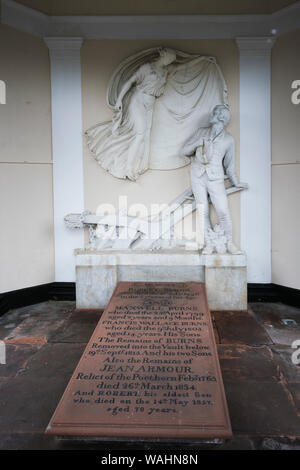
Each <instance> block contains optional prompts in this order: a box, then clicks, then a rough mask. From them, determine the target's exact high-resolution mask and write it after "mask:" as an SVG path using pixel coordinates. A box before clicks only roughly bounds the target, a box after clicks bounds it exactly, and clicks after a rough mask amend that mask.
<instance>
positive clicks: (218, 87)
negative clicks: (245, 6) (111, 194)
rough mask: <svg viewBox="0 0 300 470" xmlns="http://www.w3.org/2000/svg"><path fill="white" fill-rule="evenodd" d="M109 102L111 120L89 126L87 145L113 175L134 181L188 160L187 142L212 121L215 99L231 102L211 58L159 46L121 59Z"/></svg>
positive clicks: (222, 79)
mask: <svg viewBox="0 0 300 470" xmlns="http://www.w3.org/2000/svg"><path fill="white" fill-rule="evenodd" d="M107 103H108V106H109V107H110V108H111V109H112V110H113V118H112V121H109V122H106V123H101V124H97V125H96V126H94V127H92V128H91V129H89V130H87V131H86V137H87V144H88V147H89V149H90V151H91V153H92V154H93V156H94V157H95V159H96V160H97V161H98V163H99V164H100V165H101V166H102V168H104V169H105V170H107V171H108V172H109V173H110V174H112V175H113V176H115V177H117V178H128V179H131V180H136V179H137V178H138V177H139V175H141V174H142V173H144V172H145V171H146V170H147V169H164V170H166V169H174V168H179V167H181V166H184V165H187V164H188V163H189V159H188V158H187V157H186V156H185V155H184V154H183V152H182V148H183V144H184V142H185V141H186V140H187V139H188V138H190V137H191V136H192V135H193V134H194V132H195V131H196V129H197V128H198V127H199V126H202V127H203V126H205V125H208V118H209V112H210V110H211V109H212V108H213V107H214V106H215V105H216V104H217V103H227V88H226V84H225V81H224V78H223V75H222V73H221V70H220V68H219V66H218V65H217V63H216V61H215V59H214V58H213V57H205V56H199V55H196V54H186V53H184V52H181V51H175V50H172V49H168V48H162V47H159V48H151V49H148V50H146V51H141V52H139V53H137V54H135V55H133V56H131V57H129V58H128V59H126V60H125V61H123V62H122V63H121V64H120V66H119V67H118V69H117V70H116V71H115V73H114V74H113V76H112V78H111V81H110V84H109V87H108V91H107Z"/></svg>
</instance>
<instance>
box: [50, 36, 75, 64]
mask: <svg viewBox="0 0 300 470" xmlns="http://www.w3.org/2000/svg"><path fill="white" fill-rule="evenodd" d="M44 41H45V43H46V44H47V46H48V48H49V52H50V55H51V57H55V58H56V59H59V58H61V59H64V58H72V57H74V58H77V57H78V56H79V54H80V49H81V46H82V44H83V38H81V37H44Z"/></svg>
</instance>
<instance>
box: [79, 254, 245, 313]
mask: <svg viewBox="0 0 300 470" xmlns="http://www.w3.org/2000/svg"><path fill="white" fill-rule="evenodd" d="M166 280H168V281H172V282H192V281H196V282H204V283H205V286H206V290H207V295H208V302H209V308H210V309H211V310H247V263H246V256H245V255H244V254H241V255H230V254H224V255H220V254H213V255H201V252H199V251H189V250H165V251H164V250H159V251H137V250H127V251H119V252H118V251H109V250H104V251H94V250H76V306H77V308H78V309H93V308H95V309H96V308H105V307H106V305H107V303H108V301H109V299H110V297H111V295H112V293H113V291H114V289H115V287H116V285H117V284H118V282H122V281H134V282H135V281H148V282H164V281H166Z"/></svg>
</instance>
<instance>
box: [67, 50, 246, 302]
mask: <svg viewBox="0 0 300 470" xmlns="http://www.w3.org/2000/svg"><path fill="white" fill-rule="evenodd" d="M107 104H108V106H109V107H110V108H111V109H112V112H113V116H112V120H111V121H109V122H105V123H99V124H96V125H95V126H93V127H92V128H90V129H88V130H87V131H86V142H87V145H88V148H89V150H90V152H91V154H92V155H93V157H94V158H95V159H96V161H97V162H98V163H99V165H100V166H101V167H102V168H103V169H104V170H106V171H107V172H108V173H109V174H110V175H111V177H112V178H113V177H115V178H121V179H125V180H128V184H134V183H133V181H136V180H137V179H138V178H139V177H140V175H141V174H142V173H144V172H146V171H147V170H148V169H154V170H170V169H176V168H180V167H182V166H185V165H188V164H190V168H191V187H190V188H187V190H186V191H184V192H183V193H182V194H180V195H178V197H177V198H176V199H175V200H173V201H170V204H169V206H168V207H167V208H165V209H164V210H162V211H161V212H160V213H159V214H156V215H153V216H152V215H150V216H149V217H148V218H146V219H145V218H142V217H130V216H129V215H128V213H126V212H124V210H122V211H116V212H115V213H114V214H106V215H98V214H92V213H91V212H88V211H86V212H84V213H83V214H68V215H67V216H66V217H65V222H66V224H67V226H68V227H69V228H77V229H80V228H84V227H88V228H89V234H90V239H89V244H88V246H87V247H86V248H85V249H84V250H77V251H76V298H77V307H78V308H105V307H106V305H107V303H108V301H109V299H110V297H111V295H112V293H113V291H114V288H115V287H116V285H117V283H118V282H119V281H153V282H159V281H161V282H164V281H166V280H169V281H174V282H189V281H196V282H204V283H205V285H206V289H207V294H208V301H209V305H210V308H211V309H213V310H244V309H246V308H247V278H246V257H245V254H244V253H242V252H241V251H240V250H239V249H238V248H237V247H236V246H235V244H234V242H233V239H232V221H231V216H230V213H229V208H228V201H227V197H228V195H229V194H231V193H233V192H236V191H241V190H243V189H245V188H246V187H247V185H246V184H245V183H240V182H239V181H238V178H237V176H236V172H235V167H234V165H235V164H234V159H235V156H234V139H233V137H232V136H231V135H230V134H229V133H228V132H227V131H226V129H225V128H226V126H227V124H228V122H229V119H230V111H229V107H228V97H227V87H226V83H225V79H224V77H223V74H222V72H221V69H220V67H219V66H218V64H217V62H216V59H215V58H214V57H209V56H200V55H197V54H188V53H185V52H181V51H177V50H172V49H168V48H163V47H158V48H157V47H156V48H151V49H147V50H145V51H141V52H139V53H137V54H135V55H133V56H131V57H129V58H127V59H126V60H124V61H123V62H122V63H121V64H120V65H119V67H118V68H117V70H116V71H115V73H114V74H113V76H112V78H111V80H110V83H109V85H108V90H107ZM103 202H105V201H103ZM210 203H212V205H213V206H214V208H215V210H216V213H217V216H218V219H219V221H218V224H216V225H215V226H214V227H213V226H212V224H211V221H210V209H209V204H210ZM183 207H184V210H183ZM196 209H197V212H198V214H199V220H200V221H201V220H203V223H202V224H201V229H202V231H203V236H202V237H200V241H199V239H197V238H195V239H194V240H192V241H189V242H188V241H187V240H185V239H181V240H178V239H176V237H174V227H175V226H176V224H177V223H178V222H180V221H181V220H182V219H183V218H184V217H186V216H187V215H188V214H190V213H192V212H193V211H195V210H196ZM199 231H200V230H199ZM99 285H101V286H102V289H101V290H100V289H99V288H98V286H99Z"/></svg>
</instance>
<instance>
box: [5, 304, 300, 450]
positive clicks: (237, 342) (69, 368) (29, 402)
mask: <svg viewBox="0 0 300 470" xmlns="http://www.w3.org/2000/svg"><path fill="white" fill-rule="evenodd" d="M101 313H102V312H101V311H84V312H78V311H76V310H75V305H74V303H72V302H47V303H43V304H38V305H34V306H30V307H25V308H22V309H18V310H15V311H12V312H9V313H7V314H5V315H4V316H3V317H1V318H0V339H2V340H3V339H5V341H6V343H7V360H6V365H0V449H68V448H82V447H83V448H100V449H101V446H102V448H107V443H106V444H103V443H102V444H101V443H97V444H96V443H89V444H87V443H83V442H73V443H69V442H64V441H61V440H57V439H55V438H54V437H52V436H45V435H44V430H45V428H46V426H47V424H48V422H49V420H50V418H51V415H52V413H53V411H54V409H55V408H56V405H57V403H58V401H59V399H60V397H61V395H62V393H63V391H64V389H65V387H66V385H67V383H68V381H69V378H70V376H71V374H72V372H73V370H74V368H75V366H76V365H77V362H78V361H79V359H80V356H81V354H82V352H83V349H84V347H85V345H86V343H87V341H88V340H89V338H90V336H91V334H92V332H93V329H94V328H95V326H96V324H97V322H98V320H99V318H100V316H101ZM212 316H213V320H214V328H215V337H216V341H217V343H218V350H219V358H220V363H221V368H222V374H223V380H224V385H225V391H226V395H227V401H228V406H229V412H230V417H231V423H232V428H233V434H234V436H233V439H232V440H231V441H229V442H227V443H225V444H224V445H223V446H222V447H221V448H224V449H300V365H299V366H297V365H294V364H293V363H292V360H291V355H292V353H293V352H294V349H292V347H291V344H292V342H293V341H294V340H296V339H299V340H300V309H296V308H294V307H289V306H286V305H283V304H267V303H252V304H250V305H249V310H248V312H213V313H212ZM285 318H288V319H294V320H296V322H297V325H296V326H284V324H283V323H282V319H285ZM186 445H187V446H188V444H186ZM159 446H160V445H159V443H156V444H154V443H137V442H127V443H122V444H120V443H116V442H115V443H112V442H111V443H110V449H112V450H113V449H125V448H128V449H130V448H134V449H138V448H140V449H153V448H159ZM167 447H168V446H167V445H166V444H164V449H166V448H167ZM188 447H189V448H190V447H193V444H191V443H190V444H189V446H188ZM169 448H170V449H171V448H172V449H173V450H174V449H176V445H175V444H172V445H170V446H169ZM182 448H183V445H182V444H180V449H182Z"/></svg>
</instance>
